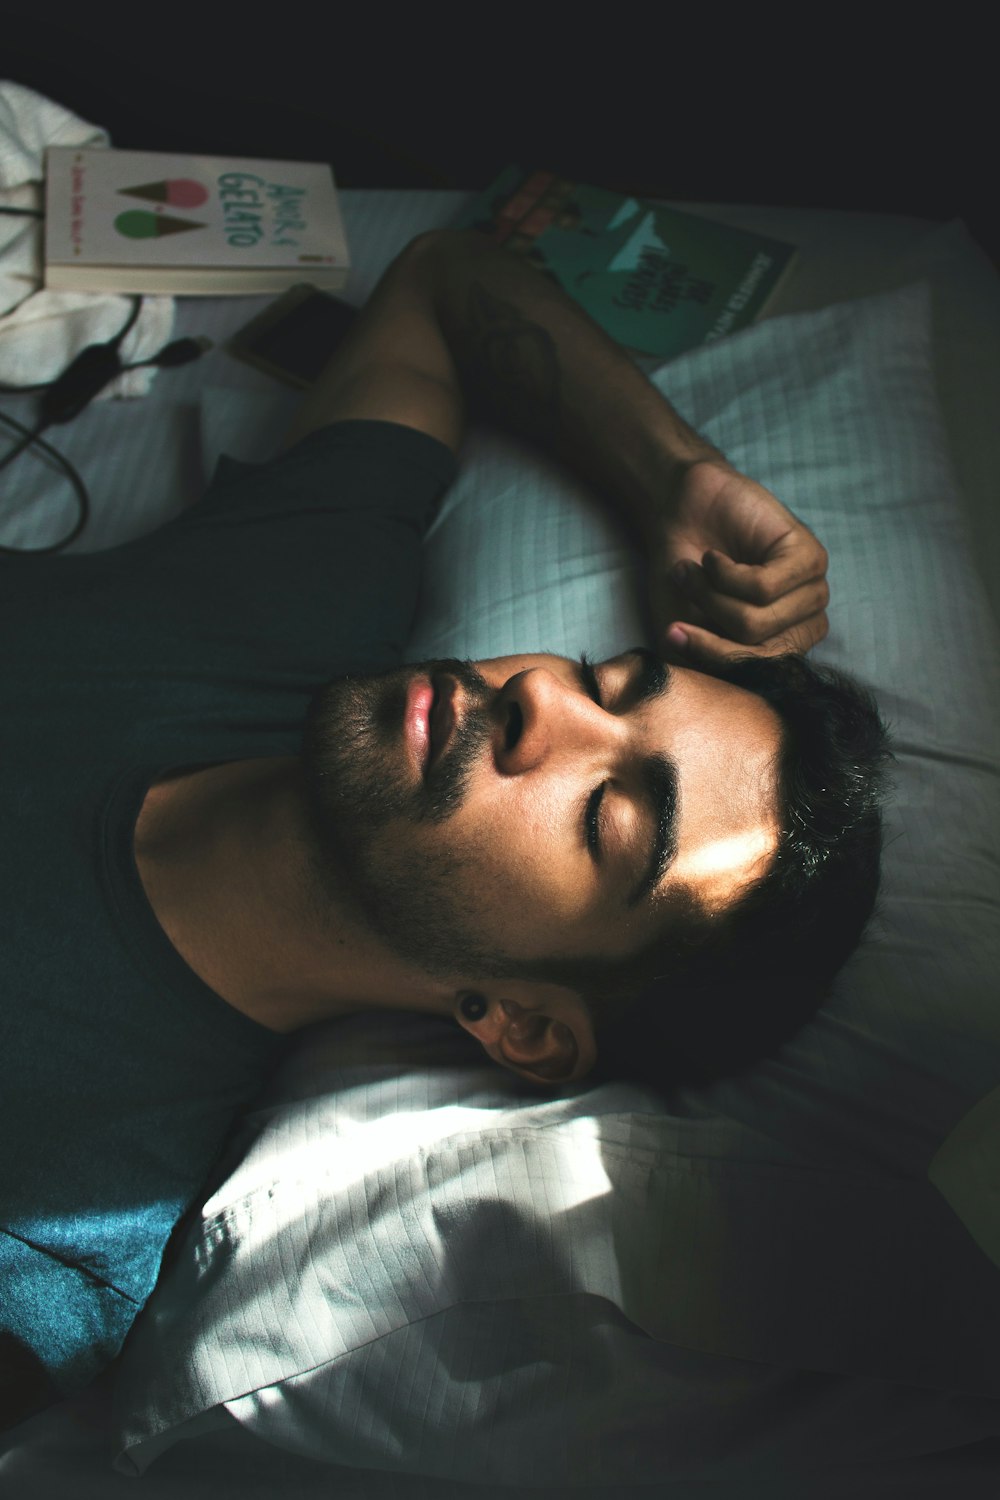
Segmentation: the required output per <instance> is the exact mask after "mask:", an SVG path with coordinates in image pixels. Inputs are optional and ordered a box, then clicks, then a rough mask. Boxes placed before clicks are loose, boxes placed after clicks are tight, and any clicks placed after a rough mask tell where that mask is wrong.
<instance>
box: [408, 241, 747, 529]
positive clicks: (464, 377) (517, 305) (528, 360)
mask: <svg viewBox="0 0 1000 1500" xmlns="http://www.w3.org/2000/svg"><path fill="white" fill-rule="evenodd" d="M422 257H423V270H422V274H423V276H424V277H425V284H426V286H427V287H428V290H429V295H430V296H431V299H432V302H433V307H434V312H435V316H436V319H437V322H438V323H439V325H440V327H441V330H442V334H443V336H444V339H445V342H446V343H447V345H448V349H449V352H450V353H451V356H452V358H453V360H454V362H455V366H456V368H457V370H458V373H459V379H460V383H461V386H462V391H463V394H464V395H465V397H466V399H467V401H468V402H469V404H470V406H471V407H472V409H473V410H478V411H479V412H481V413H482V414H483V415H485V416H487V417H489V418H491V419H493V420H496V421H498V422H501V423H503V424H504V425H506V426H509V427H511V428H512V429H513V430H515V431H517V432H519V433H522V434H524V435H525V436H528V437H531V438H534V439H536V440H537V441H539V442H540V443H543V444H545V445H546V446H547V447H548V448H549V449H550V451H552V452H554V453H555V454H556V455H557V456H558V457H559V458H560V459H562V460H563V461H564V462H565V463H567V464H568V465H570V466H571V467H572V468H574V469H575V470H576V471H577V472H578V473H580V474H581V475H582V476H583V477H584V478H585V479H587V481H588V482H589V483H590V484H592V485H593V486H594V487H595V489H597V490H598V491H599V492H600V493H601V494H602V496H603V497H604V498H605V499H606V500H607V501H609V502H610V503H611V504H613V505H614V506H616V507H617V508H618V509H620V511H621V513H622V514H623V516H624V517H625V519H627V520H628V521H630V522H631V523H632V524H633V526H634V527H636V529H637V530H638V531H639V532H640V534H641V535H647V534H648V532H649V527H650V523H651V521H652V520H653V518H654V517H655V515H656V514H657V513H662V509H663V507H664V506H665V505H668V504H669V503H670V498H671V496H672V495H673V494H674V493H675V492H676V488H677V485H678V483H679V481H680V478H681V476H682V474H683V473H684V472H685V471H686V470H687V469H688V468H689V467H690V465H691V464H692V463H695V462H698V461H699V460H706V459H707V460H712V461H716V462H724V461H725V460H724V459H723V456H722V455H721V454H720V453H719V452H718V451H717V450H716V449H715V448H713V447H712V445H711V444H710V443H708V442H707V441H706V440H705V439H704V438H702V437H701V436H700V435H699V434H698V433H696V432H695V431H694V430H693V429H692V428H691V427H689V426H688V425H687V423H686V422H684V420H683V419H682V418H681V417H680V415H679V414H678V413H677V412H676V411H675V410H674V408H673V407H672V406H671V405H670V403H669V402H668V401H667V400H666V399H665V398H664V397H663V396H662V395H661V394H660V392H659V391H658V390H657V389H656V387H655V386H654V385H653V384H652V383H651V382H650V380H649V379H648V378H647V377H646V375H645V374H644V373H643V372H642V371H641V370H640V369H639V368H638V366H637V365H636V364H635V363H634V362H633V361H632V359H631V358H630V357H629V356H628V355H627V354H626V353H625V351H624V350H623V349H622V348H621V347H620V346H619V345H618V344H616V343H615V341H614V340H613V339H611V338H610V337H609V336H608V335H607V334H606V333H604V331H603V330H602V329H601V328H599V327H598V326H597V324H596V323H594V322H593V320H592V319H591V318H590V317H589V316H588V315H587V314H586V313H585V312H584V311H583V310H582V309H581V308H580V307H579V306H578V305H577V304H576V303H575V302H573V301H572V299H571V298H569V297H568V296H566V295H565V294H564V293H563V292H562V291H561V289H560V288H559V287H557V286H555V285H554V283H553V282H552V281H550V280H549V278H548V277H546V276H544V275H542V274H540V273H539V272H538V271H537V270H535V269H534V268H533V267H531V266H529V265H526V264H525V263H524V262H522V261H521V260H519V259H518V257H517V256H515V255H512V254H510V253H509V252H508V251H505V250H502V249H499V248H497V247H495V246H493V245H491V244H490V242H489V241H488V240H486V239H485V238H484V237H483V236H482V235H480V234H478V233H476V232H474V231H464V232H463V231H444V232H442V233H440V234H437V235H433V236H430V237H428V238H427V240H425V241H424V242H422Z"/></svg>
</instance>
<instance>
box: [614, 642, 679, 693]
mask: <svg viewBox="0 0 1000 1500" xmlns="http://www.w3.org/2000/svg"><path fill="white" fill-rule="evenodd" d="M624 655H625V656H637V657H638V658H639V661H640V662H641V664H642V665H641V667H640V670H639V672H638V674H637V676H636V677H635V679H634V680H633V682H632V685H631V686H632V692H633V693H634V695H635V702H636V703H648V702H649V701H650V699H651V698H660V697H662V696H663V694H664V693H666V692H669V691H670V682H671V674H670V668H669V667H668V666H667V663H666V662H665V661H661V659H660V658H659V657H658V656H657V654H656V652H655V651H650V650H649V648H648V647H647V646H633V647H632V648H631V650H629V651H626V652H624Z"/></svg>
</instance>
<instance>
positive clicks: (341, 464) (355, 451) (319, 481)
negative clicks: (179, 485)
mask: <svg viewBox="0 0 1000 1500" xmlns="http://www.w3.org/2000/svg"><path fill="white" fill-rule="evenodd" d="M456 472H457V464H456V460H455V457H454V455H453V454H452V453H451V451H450V450H449V449H448V448H446V447H445V445H444V444H443V443H441V442H439V441H438V440H437V438H432V437H430V436H429V434H427V433H426V432H420V431H418V430H417V429H416V428H415V427H405V426H403V425H402V424H400V423H398V422H382V421H370V420H369V421H357V420H352V421H346V422H334V423H331V424H330V425H329V426H327V427H322V428H319V429H317V430H316V431H314V432H310V433H309V434H307V436H306V437H304V438H302V439H301V440H300V441H299V442H297V443H296V444H294V446H293V447H291V448H286V449H284V450H283V451H282V452H281V453H278V454H277V455H276V456H275V457H274V458H272V459H270V460H269V461H268V462H267V463H262V464H248V463H243V462H241V461H240V460H238V459H233V458H229V457H226V456H223V457H222V458H221V459H220V460H219V463H218V465H217V467H216V470H215V473H214V475H213V476H212V480H211V482H210V484H209V486H208V489H207V490H206V492H205V495H204V497H203V498H202V500H201V501H200V503H199V504H198V505H197V506H196V507H195V508H194V510H193V511H192V512H190V513H189V514H190V516H191V518H192V519H193V520H197V519H198V518H199V517H206V518H207V517H210V516H211V517H216V516H221V515H224V514H230V515H236V514H237V513H238V514H240V515H242V516H246V515H249V514H255V515H260V514H267V515H276V514H282V515H287V514H291V513H293V512H295V511H297V510H301V509H306V510H311V509H314V508H316V509H320V510H332V511H333V512H335V513H336V514H344V513H345V512H347V511H357V510H361V511H363V512H364V513H366V514H369V515H379V516H391V517H392V518H393V519H395V520H397V521H400V522H403V523H405V524H409V525H411V526H413V527H415V528H416V530H417V531H418V532H419V533H420V534H421V535H423V533H424V532H425V531H426V530H427V527H428V526H429V525H430V522H431V520H432V518H433V515H434V511H435V509H436V507H437V503H438V501H439V500H440V498H441V495H442V493H443V492H444V490H445V489H446V488H447V487H448V485H449V484H451V482H452V481H453V479H454V478H455V474H456Z"/></svg>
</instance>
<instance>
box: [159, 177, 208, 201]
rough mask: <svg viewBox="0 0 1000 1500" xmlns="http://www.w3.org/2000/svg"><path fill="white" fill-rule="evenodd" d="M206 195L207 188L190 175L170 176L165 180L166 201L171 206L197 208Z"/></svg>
mask: <svg viewBox="0 0 1000 1500" xmlns="http://www.w3.org/2000/svg"><path fill="white" fill-rule="evenodd" d="M207 197H208V188H206V187H202V185H201V183H200V182H195V181H194V180H193V179H192V178H190V177H171V178H170V179H169V180H168V182H167V202H168V203H169V204H170V206H171V208H199V207H200V206H201V204H202V203H204V202H205V200H206V198H207Z"/></svg>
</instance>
